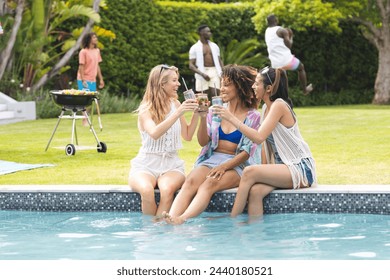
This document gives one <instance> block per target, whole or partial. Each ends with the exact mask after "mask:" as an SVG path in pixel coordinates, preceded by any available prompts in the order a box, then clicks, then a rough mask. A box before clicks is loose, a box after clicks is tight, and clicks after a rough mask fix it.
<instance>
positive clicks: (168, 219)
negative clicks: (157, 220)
mask: <svg viewBox="0 0 390 280" xmlns="http://www.w3.org/2000/svg"><path fill="white" fill-rule="evenodd" d="M162 216H163V218H164V220H165V222H167V223H168V224H171V225H181V224H183V223H184V222H185V221H186V220H185V219H184V218H182V217H172V216H171V215H169V213H167V212H165V211H164V212H163V213H162Z"/></svg>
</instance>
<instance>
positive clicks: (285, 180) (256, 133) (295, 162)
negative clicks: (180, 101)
mask: <svg viewBox="0 0 390 280" xmlns="http://www.w3.org/2000/svg"><path fill="white" fill-rule="evenodd" d="M253 89H254V91H255V94H256V97H257V98H258V99H259V100H261V101H263V102H264V105H263V107H262V117H261V126H260V128H259V129H253V128H252V127H249V126H247V125H246V124H245V123H242V121H241V120H240V119H239V118H237V117H236V116H234V115H232V114H230V113H229V112H228V111H226V110H224V109H223V108H221V107H218V108H216V110H215V111H216V113H217V114H218V115H219V116H220V117H221V118H222V119H223V120H225V121H227V122H229V123H230V124H231V125H233V126H236V127H239V128H240V131H241V132H242V133H243V134H244V135H245V136H246V137H248V138H249V139H251V140H252V141H253V142H254V143H257V144H259V145H260V144H261V145H262V148H263V155H264V156H263V157H262V159H263V164H261V165H252V166H249V167H247V168H245V170H244V173H243V175H242V178H241V181H240V185H239V187H238V190H237V195H236V199H235V202H234V205H233V209H232V213H231V216H232V217H236V216H237V215H239V214H241V213H242V212H243V211H244V208H245V206H246V204H247V202H248V214H249V216H262V215H263V211H264V210H263V199H264V197H266V196H267V195H268V194H269V193H271V192H272V191H273V190H274V189H276V188H282V189H298V188H306V187H310V186H313V185H314V184H316V181H317V178H316V167H315V161H314V159H313V156H312V153H311V151H310V148H309V145H308V144H307V143H306V142H305V140H304V139H303V138H302V135H301V133H300V131H299V127H298V119H297V116H296V115H295V113H294V111H293V106H292V102H291V100H290V98H289V96H288V80H287V75H286V71H285V70H283V69H275V68H269V67H266V68H264V69H262V70H261V71H260V72H259V74H258V75H257V77H256V82H255V83H254V84H253ZM263 143H264V144H263Z"/></svg>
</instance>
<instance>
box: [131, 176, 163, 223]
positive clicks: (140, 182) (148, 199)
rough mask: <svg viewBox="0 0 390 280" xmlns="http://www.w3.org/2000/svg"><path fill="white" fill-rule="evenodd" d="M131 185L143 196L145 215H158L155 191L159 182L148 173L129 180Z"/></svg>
mask: <svg viewBox="0 0 390 280" xmlns="http://www.w3.org/2000/svg"><path fill="white" fill-rule="evenodd" d="M129 185H130V187H131V188H132V190H134V191H135V192H137V193H139V194H140V195H141V209H142V213H144V214H145V215H153V216H154V215H156V211H157V205H156V199H155V198H154V189H155V188H156V186H157V181H156V178H154V176H152V175H150V174H147V173H138V174H137V175H136V176H131V177H130V178H129Z"/></svg>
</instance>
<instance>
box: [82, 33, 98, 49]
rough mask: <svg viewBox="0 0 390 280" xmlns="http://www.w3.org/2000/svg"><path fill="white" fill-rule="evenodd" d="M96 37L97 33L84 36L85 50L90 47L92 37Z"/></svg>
mask: <svg viewBox="0 0 390 280" xmlns="http://www.w3.org/2000/svg"><path fill="white" fill-rule="evenodd" d="M94 35H96V33H95V32H91V33H88V34H87V35H85V36H84V38H83V42H82V45H83V48H84V49H85V48H88V47H89V43H91V40H92V36H94Z"/></svg>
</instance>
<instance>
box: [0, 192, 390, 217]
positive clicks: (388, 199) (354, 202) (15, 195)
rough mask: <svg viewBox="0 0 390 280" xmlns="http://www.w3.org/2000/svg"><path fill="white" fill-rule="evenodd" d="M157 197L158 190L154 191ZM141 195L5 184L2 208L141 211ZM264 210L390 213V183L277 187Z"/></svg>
mask: <svg viewBox="0 0 390 280" xmlns="http://www.w3.org/2000/svg"><path fill="white" fill-rule="evenodd" d="M235 193H236V189H231V190H227V191H223V192H219V193H216V194H215V195H214V196H213V197H212V200H211V202H210V204H209V206H208V208H207V209H206V211H209V212H230V210H231V208H232V206H233V202H234V198H235ZM156 199H157V200H158V199H159V192H158V191H156ZM140 205H141V201H140V196H139V194H137V193H135V192H133V191H132V190H131V189H130V188H129V187H128V186H126V185H3V186H0V210H31V211H140V207H141V206H140ZM264 209H265V213H295V212H309V213H369V214H390V185H319V186H315V187H311V188H306V189H298V190H275V191H273V192H272V193H271V194H270V195H269V196H267V197H266V198H265V200H264Z"/></svg>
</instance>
